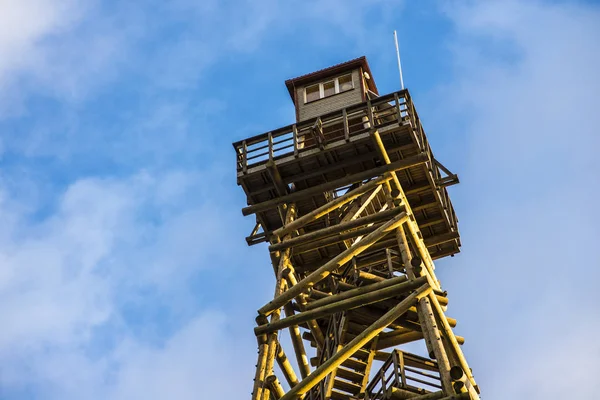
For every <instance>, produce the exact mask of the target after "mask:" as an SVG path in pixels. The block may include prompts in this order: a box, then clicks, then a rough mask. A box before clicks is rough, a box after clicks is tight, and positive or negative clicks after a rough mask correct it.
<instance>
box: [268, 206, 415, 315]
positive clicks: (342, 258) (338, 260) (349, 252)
mask: <svg viewBox="0 0 600 400" xmlns="http://www.w3.org/2000/svg"><path fill="white" fill-rule="evenodd" d="M405 221H406V213H400V214H399V215H398V216H396V217H395V218H393V219H392V220H390V221H388V222H386V223H385V224H383V225H382V226H381V227H379V228H377V229H376V230H375V231H373V232H372V233H370V234H368V235H367V236H365V237H363V238H362V240H361V241H359V242H354V244H352V246H350V247H349V248H348V249H346V250H344V251H343V252H341V253H340V254H338V255H337V256H335V257H334V258H332V259H331V260H329V261H328V262H326V263H325V264H324V265H323V266H322V267H321V268H318V269H317V270H316V271H314V272H312V273H311V274H310V275H308V276H307V277H306V278H304V279H302V280H301V281H300V282H298V283H297V284H296V285H294V286H292V287H291V288H289V289H288V290H287V291H286V292H284V293H282V294H281V295H280V296H278V297H276V298H274V299H273V300H272V301H270V302H269V303H267V304H266V305H264V306H263V307H261V308H260V309H259V310H258V313H259V314H260V315H270V314H271V313H272V312H273V311H275V310H277V309H279V307H281V306H283V305H284V304H286V303H287V302H289V301H290V300H291V299H293V298H294V297H296V296H298V295H300V294H302V293H304V292H305V291H306V290H307V289H308V288H310V287H312V286H313V285H314V284H315V283H317V282H320V281H321V280H323V279H325V278H326V277H327V276H329V274H330V273H331V272H332V271H335V270H336V269H337V268H339V267H340V266H342V265H344V264H345V263H347V262H348V261H350V260H351V259H352V257H354V256H356V255H358V254H360V253H362V252H363V251H365V250H366V249H368V248H369V247H370V246H371V245H372V244H373V243H375V242H376V241H378V240H379V239H381V238H382V237H383V236H385V235H387V234H388V233H389V232H390V231H392V230H394V229H395V228H397V227H398V226H400V225H402V224H403V223H404V222H405Z"/></svg>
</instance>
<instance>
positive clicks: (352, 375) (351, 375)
mask: <svg viewBox="0 0 600 400" xmlns="http://www.w3.org/2000/svg"><path fill="white" fill-rule="evenodd" d="M335 374H336V375H337V376H339V377H340V378H344V379H347V380H349V381H351V382H354V383H357V384H360V383H362V381H363V378H364V377H365V375H364V374H361V373H359V372H355V371H352V370H349V369H346V368H342V367H339V368H338V369H337V372H336V373H335Z"/></svg>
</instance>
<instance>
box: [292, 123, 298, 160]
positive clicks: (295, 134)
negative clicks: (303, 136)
mask: <svg viewBox="0 0 600 400" xmlns="http://www.w3.org/2000/svg"><path fill="white" fill-rule="evenodd" d="M292 137H293V140H294V157H298V127H297V126H296V124H294V125H292Z"/></svg>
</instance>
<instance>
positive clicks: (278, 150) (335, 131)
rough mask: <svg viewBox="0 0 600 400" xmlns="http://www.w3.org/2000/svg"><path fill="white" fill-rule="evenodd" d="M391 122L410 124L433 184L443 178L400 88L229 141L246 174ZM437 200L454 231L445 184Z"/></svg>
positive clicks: (404, 93)
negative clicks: (316, 115)
mask: <svg viewBox="0 0 600 400" xmlns="http://www.w3.org/2000/svg"><path fill="white" fill-rule="evenodd" d="M393 124H410V125H411V127H412V135H413V139H414V140H415V142H416V143H417V146H418V147H419V149H420V151H421V152H422V153H425V154H427V155H428V157H429V163H428V168H429V172H430V174H431V181H432V184H433V185H436V186H438V182H440V181H442V180H443V179H444V178H443V177H442V175H441V172H440V170H439V168H438V167H437V166H436V163H435V160H434V159H433V153H432V151H431V146H430V145H429V141H428V140H427V136H426V135H425V132H424V130H423V126H422V125H421V121H420V119H419V115H418V114H417V111H416V109H415V106H414V103H413V101H412V98H411V97H410V94H409V93H408V90H406V89H404V90H400V91H398V92H393V93H390V94H387V95H385V96H380V97H377V98H374V99H370V100H367V101H365V102H362V103H359V104H355V105H352V106H349V107H346V108H343V109H340V110H337V111H333V112H331V113H328V114H324V115H321V116H319V117H316V118H312V119H309V120H306V121H302V122H298V123H295V124H291V125H288V126H285V127H283V128H279V129H276V130H274V131H270V132H266V133H263V134H260V135H256V136H253V137H251V138H248V139H245V140H242V141H238V142H236V143H233V146H234V148H235V151H236V165H237V171H238V172H242V173H244V174H245V173H247V171H248V170H249V169H251V168H253V167H256V166H259V165H261V164H265V163H267V162H268V161H269V160H271V161H275V160H278V159H281V158H284V157H289V156H291V155H293V156H295V157H299V156H300V155H301V154H302V153H303V152H307V151H310V150H313V149H315V148H320V149H324V148H325V146H327V145H328V144H329V143H332V142H335V141H339V140H342V139H344V140H345V141H346V142H350V141H351V140H352V138H353V137H355V136H358V135H362V134H364V133H366V132H369V131H370V130H371V129H381V128H383V127H385V126H389V125H393ZM438 196H439V200H440V202H441V204H442V207H443V208H444V211H445V212H446V213H447V215H448V220H449V222H450V226H451V229H452V230H453V231H457V230H458V226H457V225H458V220H457V218H456V214H455V212H454V208H453V207H452V203H451V202H450V199H449V197H448V192H447V191H446V188H445V187H442V186H440V187H439V190H438Z"/></svg>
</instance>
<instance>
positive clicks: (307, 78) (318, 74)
mask: <svg viewBox="0 0 600 400" xmlns="http://www.w3.org/2000/svg"><path fill="white" fill-rule="evenodd" d="M358 67H362V69H363V71H364V72H367V73H368V74H369V76H370V77H371V79H369V80H367V85H368V86H369V90H370V91H372V92H373V93H376V94H379V92H378V91H377V85H375V80H374V78H373V74H372V73H371V68H369V63H368V62H367V58H366V57H365V56H362V57H358V58H355V59H353V60H350V61H346V62H343V63H341V64H336V65H334V66H331V67H328V68H324V69H320V70H318V71H315V72H311V73H309V74H306V75H301V76H298V77H296V78H292V79H288V80H286V81H285V86H287V88H288V91H289V93H290V96H291V98H292V101H293V102H294V104H296V99H295V96H294V88H295V87H296V86H301V85H304V84H307V83H310V82H314V81H320V80H322V79H325V78H329V77H330V76H334V75H338V74H340V73H342V72H346V71H349V70H353V69H355V68H358Z"/></svg>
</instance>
